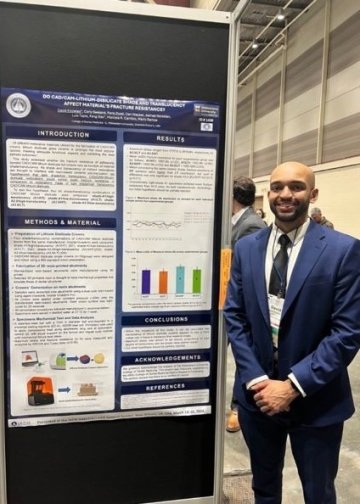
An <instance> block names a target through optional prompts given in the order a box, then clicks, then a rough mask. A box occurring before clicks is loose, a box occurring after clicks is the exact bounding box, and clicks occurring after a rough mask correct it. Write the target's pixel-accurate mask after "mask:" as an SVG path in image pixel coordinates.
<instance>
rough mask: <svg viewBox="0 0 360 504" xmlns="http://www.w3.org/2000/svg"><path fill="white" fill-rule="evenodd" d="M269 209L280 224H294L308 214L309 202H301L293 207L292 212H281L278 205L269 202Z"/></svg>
mask: <svg viewBox="0 0 360 504" xmlns="http://www.w3.org/2000/svg"><path fill="white" fill-rule="evenodd" d="M269 204H270V209H271V211H272V213H273V214H274V215H275V217H276V219H277V220H278V221H280V222H295V221H297V220H298V219H301V217H304V216H306V215H307V213H308V209H309V204H310V201H303V202H302V203H299V204H298V205H296V206H294V209H293V211H292V212H281V211H279V209H278V205H276V204H275V202H271V203H269Z"/></svg>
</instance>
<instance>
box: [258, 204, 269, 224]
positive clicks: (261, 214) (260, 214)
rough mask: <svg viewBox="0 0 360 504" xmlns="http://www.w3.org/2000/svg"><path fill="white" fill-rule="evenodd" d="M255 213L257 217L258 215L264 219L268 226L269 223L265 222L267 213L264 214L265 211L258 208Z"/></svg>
mask: <svg viewBox="0 0 360 504" xmlns="http://www.w3.org/2000/svg"><path fill="white" fill-rule="evenodd" d="M255 213H256V215H258V216H259V217H260V219H262V220H263V221H264V222H265V224H266V225H267V222H266V220H265V212H264V210H263V209H262V208H257V209H256V210H255Z"/></svg>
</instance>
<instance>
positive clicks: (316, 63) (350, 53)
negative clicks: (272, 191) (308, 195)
mask: <svg viewBox="0 0 360 504" xmlns="http://www.w3.org/2000/svg"><path fill="white" fill-rule="evenodd" d="M359 47H360V11H359V3H358V2H354V1H353V0H320V1H318V2H317V3H316V4H315V5H314V6H313V7H312V8H311V15H309V16H307V14H304V15H303V16H302V18H301V19H300V21H299V22H298V23H296V25H294V26H291V27H290V28H289V30H288V34H287V36H286V37H285V39H284V49H283V50H282V51H281V52H280V53H277V55H276V56H275V57H274V58H273V59H272V60H271V61H270V62H269V63H268V64H266V65H264V66H261V67H260V68H259V69H258V70H257V71H256V72H255V73H254V74H253V75H251V76H250V77H249V78H248V79H247V80H245V81H243V82H241V81H240V86H239V88H238V110H237V126H236V144H235V170H234V176H235V177H237V176H239V175H246V176H250V177H253V178H254V179H255V181H256V182H257V191H258V194H259V196H261V195H263V196H265V198H264V203H263V206H264V209H265V211H266V212H267V217H268V221H271V215H270V213H269V211H267V203H266V193H267V188H268V182H267V180H268V175H269V173H270V172H271V170H272V169H273V168H274V167H275V166H276V165H277V164H278V163H280V162H283V161H289V160H296V161H300V162H303V163H306V164H308V165H310V166H312V167H313V169H314V171H315V172H317V179H316V180H317V186H318V188H319V190H320V195H319V199H318V202H317V203H316V206H318V207H320V208H321V210H322V212H323V214H324V215H325V216H326V217H327V218H328V219H329V220H331V221H332V222H333V223H334V225H335V227H336V228H337V229H339V230H341V231H344V232H347V233H349V234H352V235H354V236H357V237H360V222H359V218H358V215H357V214H358V212H359V210H360V205H359V196H360V158H359V157H358V156H360V52H359ZM259 204H260V202H259V201H258V202H257V205H258V206H259Z"/></svg>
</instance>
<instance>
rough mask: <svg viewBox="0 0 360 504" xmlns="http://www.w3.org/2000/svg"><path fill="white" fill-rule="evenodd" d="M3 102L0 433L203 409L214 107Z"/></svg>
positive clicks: (210, 332) (207, 373)
mask: <svg viewBox="0 0 360 504" xmlns="http://www.w3.org/2000/svg"><path fill="white" fill-rule="evenodd" d="M1 102H2V103H1V106H2V153H3V155H2V195H1V199H2V201H3V205H2V208H3V229H2V236H1V242H2V245H3V261H4V273H5V275H4V278H3V282H4V287H5V289H4V292H5V293H6V294H5V298H4V308H5V310H4V315H5V323H4V336H5V349H6V359H7V369H8V373H7V375H8V394H7V397H8V401H7V402H8V403H7V420H8V425H9V426H10V427H26V426H41V425H51V424H58V423H66V422H83V421H96V420H112V419H120V418H135V417H147V416H176V415H199V414H209V413H210V412H211V405H212V401H213V399H214V398H211V396H210V390H211V382H212V376H211V369H213V365H212V364H213V363H212V359H213V354H214V352H213V347H214V320H213V314H212V306H213V299H212V295H213V293H212V291H213V286H212V282H213V260H214V258H213V241H214V236H213V234H214V224H215V220H214V219H215V216H214V202H215V189H216V173H217V166H218V147H219V127H220V126H219V125H220V110H219V105H218V104H217V103H212V102H211V103H210V102H201V101H181V100H165V99H164V100H162V99H151V98H146V97H145V98H144V97H127V96H108V95H90V94H79V93H72V92H69V91H68V90H66V91H65V90H64V92H60V91H51V90H50V91H49V90H29V89H9V88H3V89H2V90H1Z"/></svg>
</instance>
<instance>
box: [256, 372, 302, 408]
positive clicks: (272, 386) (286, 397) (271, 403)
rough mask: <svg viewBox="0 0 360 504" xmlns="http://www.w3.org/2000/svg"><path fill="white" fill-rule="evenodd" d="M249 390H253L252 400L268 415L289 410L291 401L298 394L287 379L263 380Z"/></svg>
mask: <svg viewBox="0 0 360 504" xmlns="http://www.w3.org/2000/svg"><path fill="white" fill-rule="evenodd" d="M250 390H252V391H253V392H254V400H255V403H256V405H257V406H258V408H259V409H260V411H262V412H263V413H266V414H267V415H269V416H272V415H276V413H281V412H282V411H289V409H290V404H291V403H292V401H293V400H294V399H296V397H298V396H299V395H300V392H296V390H294V388H293V387H292V385H291V381H290V380H289V379H287V380H285V381H281V380H264V381H262V382H260V383H256V385H253V386H252V387H251V389H250Z"/></svg>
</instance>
